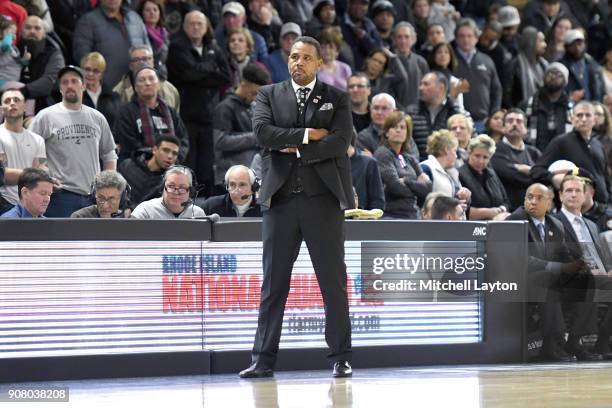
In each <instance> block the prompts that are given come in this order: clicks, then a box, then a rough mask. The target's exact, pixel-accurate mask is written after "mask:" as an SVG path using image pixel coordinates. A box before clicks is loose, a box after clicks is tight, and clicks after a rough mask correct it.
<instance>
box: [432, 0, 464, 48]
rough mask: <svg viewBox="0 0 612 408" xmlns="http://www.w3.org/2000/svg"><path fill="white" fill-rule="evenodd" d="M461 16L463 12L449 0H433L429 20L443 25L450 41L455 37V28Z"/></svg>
mask: <svg viewBox="0 0 612 408" xmlns="http://www.w3.org/2000/svg"><path fill="white" fill-rule="evenodd" d="M460 18H461V13H459V12H458V11H457V10H456V9H455V6H453V5H452V4H451V3H450V2H449V1H448V0H432V2H431V7H430V10H429V18H428V19H427V22H428V23H429V24H440V25H442V26H443V27H444V34H445V35H446V38H448V42H452V41H453V40H454V39H455V28H456V26H457V20H459V19H460Z"/></svg>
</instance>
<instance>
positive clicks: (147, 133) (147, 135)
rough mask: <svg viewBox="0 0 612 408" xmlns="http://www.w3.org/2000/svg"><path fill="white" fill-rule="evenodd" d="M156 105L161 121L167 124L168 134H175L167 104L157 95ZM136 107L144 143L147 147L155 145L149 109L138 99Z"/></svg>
mask: <svg viewBox="0 0 612 408" xmlns="http://www.w3.org/2000/svg"><path fill="white" fill-rule="evenodd" d="M157 106H158V107H159V110H160V111H161V113H162V116H163V121H164V123H165V124H166V126H168V132H167V134H168V135H171V136H176V135H175V134H174V122H172V115H171V114H170V109H169V108H168V105H166V103H165V102H164V101H163V100H162V99H161V98H160V97H159V96H158V97H157ZM138 109H139V110H140V119H141V122H142V133H143V135H144V144H145V146H148V147H153V146H155V136H154V133H155V132H154V130H155V126H154V125H153V118H152V117H151V111H150V110H149V107H148V106H147V104H146V103H144V102H143V101H142V100H140V99H138Z"/></svg>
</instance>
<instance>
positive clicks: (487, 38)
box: [478, 27, 501, 47]
mask: <svg viewBox="0 0 612 408" xmlns="http://www.w3.org/2000/svg"><path fill="white" fill-rule="evenodd" d="M500 37H501V35H500V34H499V33H498V32H497V31H495V30H493V29H492V28H490V27H486V28H485V29H484V30H483V31H482V34H481V35H480V38H479V39H478V42H480V44H481V45H483V46H484V47H489V46H490V45H491V44H493V43H494V42H495V41H499V38H500Z"/></svg>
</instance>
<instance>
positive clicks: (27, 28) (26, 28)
mask: <svg viewBox="0 0 612 408" xmlns="http://www.w3.org/2000/svg"><path fill="white" fill-rule="evenodd" d="M45 37H46V33H45V28H44V26H43V22H42V20H41V19H40V17H37V16H30V17H28V18H27V19H26V21H25V22H24V23H23V29H22V36H21V38H22V39H24V40H36V41H41V40H44V39H45Z"/></svg>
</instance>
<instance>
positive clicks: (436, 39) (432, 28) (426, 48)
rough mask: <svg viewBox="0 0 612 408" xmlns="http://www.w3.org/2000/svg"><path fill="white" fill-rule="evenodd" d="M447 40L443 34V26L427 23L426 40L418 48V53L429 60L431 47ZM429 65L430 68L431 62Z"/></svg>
mask: <svg viewBox="0 0 612 408" xmlns="http://www.w3.org/2000/svg"><path fill="white" fill-rule="evenodd" d="M447 42H448V41H447V40H446V36H445V35H444V27H442V25H440V24H437V23H433V24H429V25H428V26H427V40H426V41H425V42H424V43H423V45H422V46H421V48H420V49H419V50H418V51H419V54H421V55H422V56H423V58H425V60H426V61H427V62H429V59H430V58H431V53H432V51H433V48H434V47H435V46H436V45H438V44H441V43H447ZM429 67H430V68H431V64H430V66H429Z"/></svg>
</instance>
